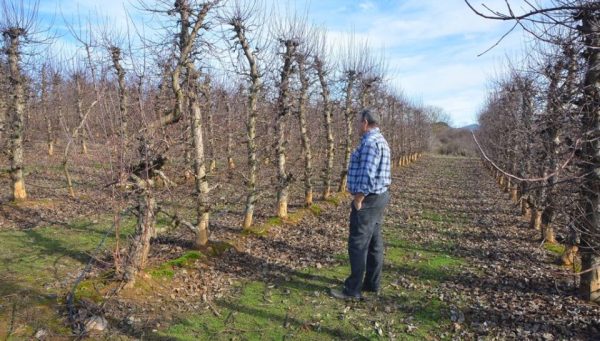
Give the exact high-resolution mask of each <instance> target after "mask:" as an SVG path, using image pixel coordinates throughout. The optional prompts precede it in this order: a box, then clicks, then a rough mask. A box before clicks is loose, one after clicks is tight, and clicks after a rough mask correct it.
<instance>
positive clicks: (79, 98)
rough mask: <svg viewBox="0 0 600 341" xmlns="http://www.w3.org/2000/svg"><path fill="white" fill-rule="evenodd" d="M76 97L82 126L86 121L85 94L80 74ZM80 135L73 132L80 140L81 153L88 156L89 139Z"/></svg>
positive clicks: (75, 137) (77, 76)
mask: <svg viewBox="0 0 600 341" xmlns="http://www.w3.org/2000/svg"><path fill="white" fill-rule="evenodd" d="M75 97H76V103H77V116H78V117H79V123H80V124H82V123H83V121H84V114H83V93H82V89H81V75H80V74H79V73H77V74H75ZM79 135H80V133H79V131H78V130H74V131H73V139H74V140H75V141H77V140H78V139H80V142H81V152H82V153H83V154H87V138H86V134H85V133H81V137H80V136H79Z"/></svg>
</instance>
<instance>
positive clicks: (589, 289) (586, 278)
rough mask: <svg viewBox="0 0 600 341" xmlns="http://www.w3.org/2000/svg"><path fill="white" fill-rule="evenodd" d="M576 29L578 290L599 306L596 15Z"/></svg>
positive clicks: (599, 35)
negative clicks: (579, 79) (581, 70)
mask: <svg viewBox="0 0 600 341" xmlns="http://www.w3.org/2000/svg"><path fill="white" fill-rule="evenodd" d="M580 15H581V19H582V26H581V27H580V30H581V33H582V36H583V38H584V40H585V46H587V48H586V51H585V55H584V56H585V58H586V62H587V69H586V73H585V79H584V100H585V101H584V103H585V104H584V107H583V110H582V111H583V115H582V118H581V123H582V129H583V133H584V136H585V137H586V138H585V142H584V143H583V148H582V159H583V161H584V162H582V163H581V164H582V166H581V167H582V171H583V174H584V178H583V184H582V186H581V187H580V188H581V189H580V196H581V206H582V208H583V217H582V218H581V230H582V231H583V233H582V234H581V248H580V251H581V260H582V271H583V272H584V273H583V274H582V275H581V282H580V290H581V292H582V293H583V295H584V297H585V298H586V299H587V300H589V301H593V302H597V303H600V256H599V253H600V250H599V248H600V105H599V103H600V51H599V50H598V46H600V15H598V13H597V12H596V11H587V10H586V11H583V12H582V13H581V14H580Z"/></svg>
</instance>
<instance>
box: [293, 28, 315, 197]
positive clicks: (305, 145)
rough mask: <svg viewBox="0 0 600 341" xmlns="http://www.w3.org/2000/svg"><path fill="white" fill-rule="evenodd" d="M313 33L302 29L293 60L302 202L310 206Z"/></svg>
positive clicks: (311, 190)
mask: <svg viewBox="0 0 600 341" xmlns="http://www.w3.org/2000/svg"><path fill="white" fill-rule="evenodd" d="M313 40H314V33H312V32H311V31H308V30H306V29H304V30H303V36H299V37H298V44H299V46H298V47H297V48H296V51H295V52H296V53H295V56H294V60H295V62H296V65H297V67H298V78H299V80H300V89H299V94H298V110H297V115H298V123H299V125H300V140H301V142H302V157H303V159H304V204H305V205H306V206H307V207H310V206H311V205H312V204H313V186H312V179H311V178H312V151H311V145H310V137H309V135H308V128H307V123H306V116H307V106H308V90H309V86H310V76H309V71H310V70H309V69H308V63H309V60H308V59H309V57H310V56H311V55H312V54H313V49H314V41H313Z"/></svg>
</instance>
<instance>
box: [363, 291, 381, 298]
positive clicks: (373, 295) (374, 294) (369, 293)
mask: <svg viewBox="0 0 600 341" xmlns="http://www.w3.org/2000/svg"><path fill="white" fill-rule="evenodd" d="M363 293H366V295H365V296H364V297H366V298H369V299H376V298H379V297H380V296H381V290H375V291H371V290H363Z"/></svg>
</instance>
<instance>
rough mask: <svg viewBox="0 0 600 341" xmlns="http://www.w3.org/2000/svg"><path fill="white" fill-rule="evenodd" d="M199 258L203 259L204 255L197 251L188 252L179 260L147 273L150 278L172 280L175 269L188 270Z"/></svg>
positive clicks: (168, 262) (171, 261)
mask: <svg viewBox="0 0 600 341" xmlns="http://www.w3.org/2000/svg"><path fill="white" fill-rule="evenodd" d="M201 258H204V255H203V254H202V253H200V252H199V251H188V252H186V253H184V254H183V255H182V256H181V257H179V258H176V259H172V260H170V261H167V262H165V263H163V264H161V265H160V266H158V267H157V268H156V269H152V270H149V271H148V273H149V274H150V275H151V276H152V277H158V278H161V277H167V278H172V277H173V276H174V275H175V270H176V269H177V268H189V267H191V266H192V265H193V264H194V263H195V262H196V260H198V259H201Z"/></svg>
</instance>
